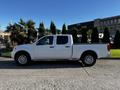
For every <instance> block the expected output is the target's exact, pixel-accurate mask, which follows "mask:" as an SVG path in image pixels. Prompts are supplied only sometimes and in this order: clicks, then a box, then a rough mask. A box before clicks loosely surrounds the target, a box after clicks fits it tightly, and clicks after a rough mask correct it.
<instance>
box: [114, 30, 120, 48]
mask: <svg viewBox="0 0 120 90" xmlns="http://www.w3.org/2000/svg"><path fill="white" fill-rule="evenodd" d="M114 47H115V48H116V49H118V48H120V32H119V31H118V30H117V31H116V34H115V37H114Z"/></svg>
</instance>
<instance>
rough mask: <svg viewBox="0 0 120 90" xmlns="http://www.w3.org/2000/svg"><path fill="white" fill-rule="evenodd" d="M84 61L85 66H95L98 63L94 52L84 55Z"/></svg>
mask: <svg viewBox="0 0 120 90" xmlns="http://www.w3.org/2000/svg"><path fill="white" fill-rule="evenodd" d="M82 63H83V64H84V65H85V66H93V65H94V64H95V63H96V58H95V56H94V55H93V54H90V53H87V54H84V55H83V56H82Z"/></svg>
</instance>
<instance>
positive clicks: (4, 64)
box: [0, 60, 83, 69]
mask: <svg viewBox="0 0 120 90" xmlns="http://www.w3.org/2000/svg"><path fill="white" fill-rule="evenodd" d="M81 67H83V66H82V63H81V62H78V61H45V62H44V61H41V62H32V63H31V64H30V65H28V66H18V65H17V64H16V63H15V62H14V61H10V60H8V61H0V69H57V68H81Z"/></svg>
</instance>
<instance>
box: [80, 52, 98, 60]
mask: <svg viewBox="0 0 120 90" xmlns="http://www.w3.org/2000/svg"><path fill="white" fill-rule="evenodd" d="M86 54H92V55H94V57H95V59H97V58H98V55H97V53H96V52H95V51H93V50H87V51H84V52H83V53H82V55H81V56H80V60H81V59H82V58H83V57H84V56H85V55H86Z"/></svg>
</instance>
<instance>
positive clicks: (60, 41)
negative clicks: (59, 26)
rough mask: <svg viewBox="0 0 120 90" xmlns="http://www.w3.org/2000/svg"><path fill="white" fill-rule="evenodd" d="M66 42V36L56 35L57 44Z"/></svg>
mask: <svg viewBox="0 0 120 90" xmlns="http://www.w3.org/2000/svg"><path fill="white" fill-rule="evenodd" d="M67 43H68V36H57V44H58V45H61V44H67Z"/></svg>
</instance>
